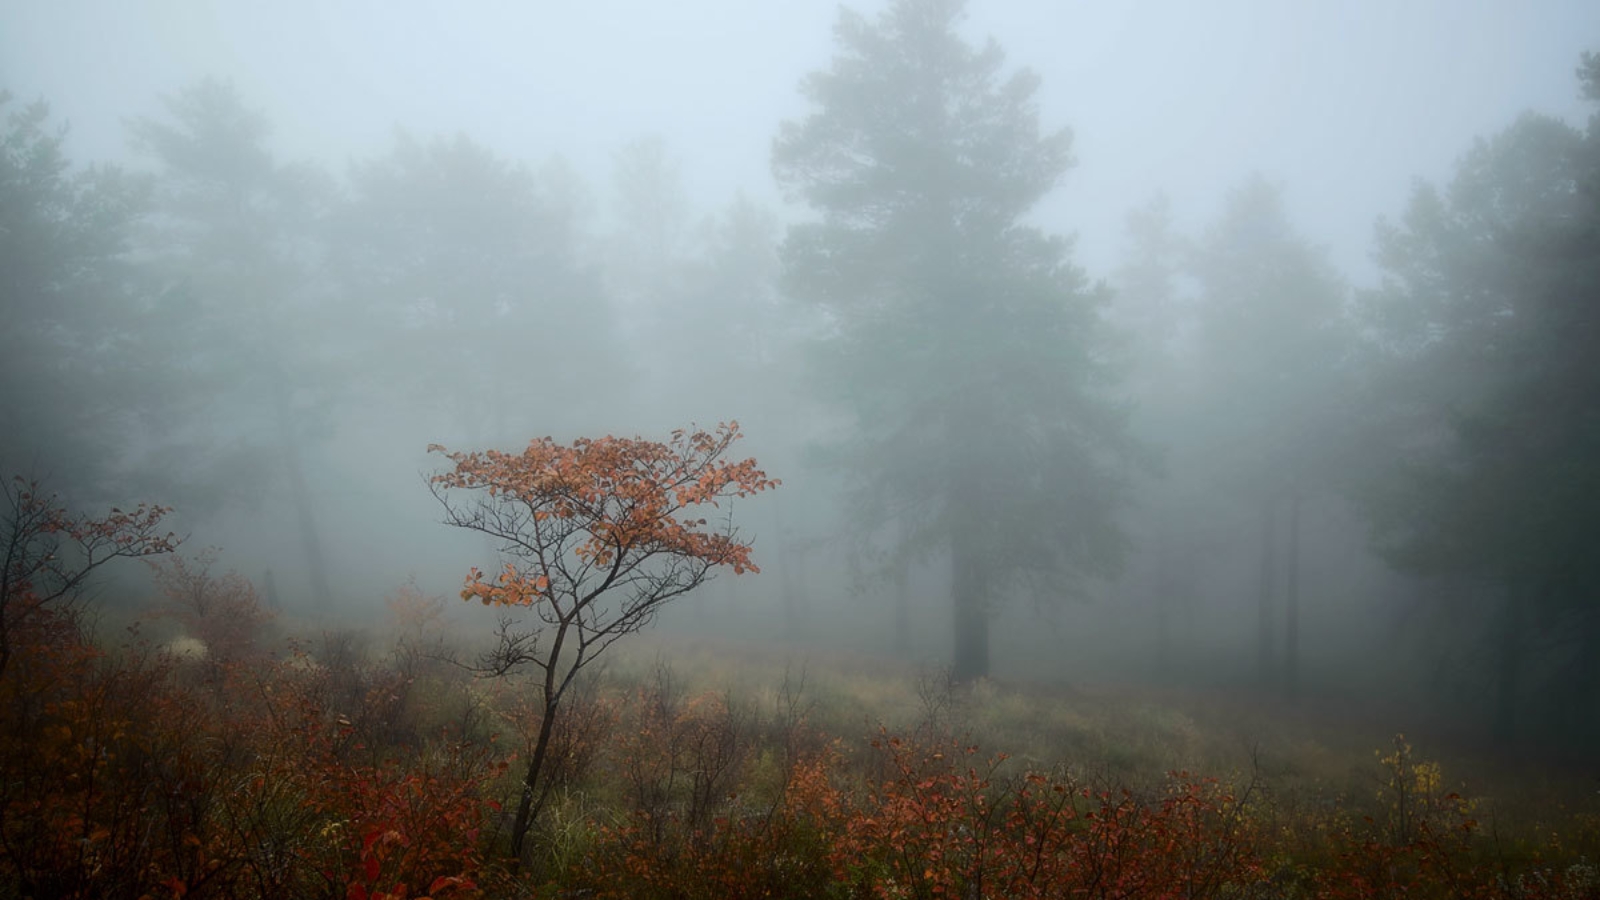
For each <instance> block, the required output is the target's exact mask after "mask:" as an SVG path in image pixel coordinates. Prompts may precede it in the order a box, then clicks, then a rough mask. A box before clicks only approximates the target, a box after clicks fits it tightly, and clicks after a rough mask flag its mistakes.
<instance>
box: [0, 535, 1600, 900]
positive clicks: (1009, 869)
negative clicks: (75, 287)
mask: <svg viewBox="0 0 1600 900" xmlns="http://www.w3.org/2000/svg"><path fill="white" fill-rule="evenodd" d="M163 571H164V576H163V579H162V581H161V583H162V585H163V587H164V590H165V598H164V599H163V600H161V601H159V602H157V603H155V604H153V605H151V606H150V607H149V608H146V609H143V610H136V611H131V612H127V613H123V612H117V613H107V614H103V615H100V616H97V617H92V616H84V615H82V612H81V610H73V609H70V608H40V609H37V610H34V611H33V613H34V614H33V615H30V616H27V617H24V618H21V619H18V620H17V621H20V622H23V623H25V625H26V627H24V628H19V629H13V632H12V634H10V635H9V638H8V639H9V641H10V647H11V653H12V656H11V660H10V663H9V665H8V666H7V667H6V668H5V669H4V670H3V672H0V708H3V709H4V710H5V714H4V716H3V722H4V725H3V726H0V732H3V733H0V767H3V773H4V778H3V779H0V785H3V787H0V810H3V811H4V817H3V821H4V824H3V836H4V841H3V844H0V895H4V896H15V897H85V898H87V897H263V898H265V897H329V898H354V900H372V898H380V897H382V898H417V897H440V898H471V897H485V898H497V897H530V896H533V897H884V898H889V897H947V896H952V897H1372V896H1379V897H1381V896H1407V897H1417V896H1421V897H1435V896H1436V897H1530V898H1531V897H1570V898H1577V897H1590V896H1595V895H1596V892H1597V891H1600V869H1597V868H1596V867H1595V866H1594V863H1593V861H1594V860H1596V859H1597V858H1600V857H1597V853H1600V804H1597V803H1596V799H1597V797H1596V792H1595V784H1594V783H1593V780H1592V775H1588V774H1585V772H1584V770H1583V769H1582V768H1581V767H1577V766H1572V765H1569V764H1567V763H1563V762H1560V761H1555V760H1549V761H1539V760H1534V761H1529V760H1526V759H1520V760H1518V759H1514V758H1511V757H1508V756H1506V755H1504V754H1502V753H1499V752H1497V751H1496V750H1494V749H1493V748H1491V747H1485V746H1478V745H1475V744H1474V743H1473V742H1471V741H1467V740H1463V739H1461V738H1460V737H1459V736H1453V735H1450V734H1449V733H1447V732H1444V731H1436V732H1434V733H1413V734H1409V735H1407V736H1401V735H1400V734H1398V733H1397V732H1396V731H1393V730H1390V729H1391V728H1392V727H1393V726H1394V724H1395V723H1393V722H1391V721H1385V720H1384V717H1383V716H1382V715H1379V714H1376V713H1374V712H1373V710H1372V709H1371V708H1363V707H1359V706H1352V705H1350V704H1336V703H1332V702H1331V701H1330V702H1327V703H1322V702H1318V701H1317V700H1315V699H1314V698H1312V699H1308V700H1306V701H1303V702H1301V703H1298V704H1292V705H1291V704H1286V703H1283V702H1282V701H1266V700H1263V699H1261V698H1253V697H1251V696H1249V695H1248V694H1242V693H1237V692H1222V691H1202V690H1198V689H1191V690H1172V689H1157V688H1152V687H1141V686H1130V685H1116V684H1103V685H1091V684H1080V685H1071V686H1068V685H1045V684H1029V683H1001V682H994V681H988V680H984V681H979V682H977V683H973V684H966V685H958V684H954V683H952V682H951V680H950V679H949V677H948V675H947V673H944V672H941V671H938V670H933V669H927V668H919V667H916V666H914V665H911V664H908V663H903V662H896V661H892V660H885V659H882V658H875V657H871V656H867V655H864V654H846V653H827V652H825V651H820V650H816V649H804V648H799V647H788V646H784V645H781V644H761V643H756V642H739V643H729V642H711V641H705V640H699V641H696V640H687V639H682V638H675V637H670V636H664V635H656V634H645V635H641V636H638V637H637V639H636V640H634V641H632V642H631V643H624V644H620V645H618V648H617V650H616V652H615V653H613V654H612V655H611V656H610V658H609V659H608V661H607V662H606V664H605V665H604V666H603V667H596V669H595V670H593V671H592V672H589V673H587V674H586V676H585V680H584V681H583V682H582V683H581V684H580V685H578V686H577V687H576V688H575V689H574V691H573V692H572V693H571V694H570V695H569V699H568V700H567V701H566V702H565V704H564V706H563V709H562V712H561V715H560V717H559V719H558V722H557V729H556V735H555V738H554V742H553V744H552V756H551V759H552V760H553V763H552V766H553V774H552V776H551V778H550V780H549V782H548V784H549V785H550V788H549V790H548V793H546V794H542V795H541V796H540V797H539V798H538V804H537V818H536V821H535V825H534V829H533V832H532V837H533V840H532V841H531V844H530V846H529V847H528V848H526V849H525V852H524V853H523V855H522V858H520V859H511V858H508V856H507V850H506V847H507V844H506V831H507V828H508V826H509V817H510V812H509V811H510V810H511V809H512V808H513V807H514V806H515V804H516V802H517V800H518V797H519V791H520V790H521V785H520V783H519V775H518V773H519V772H520V771H521V770H520V768H519V766H518V765H517V762H518V761H519V760H520V759H523V758H524V757H525V755H526V754H527V753H528V752H529V751H530V749H531V747H532V743H533V740H534V737H535V735H536V734H537V732H538V726H539V724H540V723H539V715H540V711H541V710H542V706H541V704H540V703H539V702H538V700H537V698H536V697H535V696H534V694H533V689H532V687H531V685H530V684H528V683H524V682H521V681H519V680H516V679H508V678H484V677H481V676H479V675H475V674H474V673H473V672H472V671H470V670H469V668H468V667H467V666H466V663H467V662H468V661H470V660H471V658H472V654H473V653H474V652H475V649H476V646H477V644H479V643H482V642H483V641H484V640H485V634H484V631H483V629H482V628H481V627H480V624H479V623H477V622H476V621H475V620H473V618H472V617H471V616H468V615H465V614H464V613H465V612H467V608H466V607H463V605H462V604H460V603H459V602H458V601H455V600H453V599H452V600H450V601H446V600H444V599H441V598H438V597H430V596H427V595H425V594H423V593H422V592H420V591H417V590H416V589H414V588H406V589H402V590H400V591H397V592H396V593H395V594H394V595H393V596H392V597H391V598H390V601H389V603H388V615H387V620H386V621H385V622H382V623H370V626H369V627H367V628H365V629H363V630H347V629H338V628H329V627H325V626H324V627H319V626H313V625H311V624H309V623H307V622H303V621H298V622H297V621H295V620H293V619H291V618H288V617H274V616H273V615H272V614H271V613H270V612H268V611H267V610H265V609H263V608H262V606H261V604H260V603H259V601H258V600H257V599H256V596H255V594H254V592H253V590H251V588H250V586H249V584H248V583H247V582H245V581H244V580H243V579H240V578H238V577H236V576H214V575H212V574H211V573H210V572H209V570H207V569H205V568H204V567H202V566H187V567H185V566H183V565H168V566H166V567H165V569H164V570H163Z"/></svg>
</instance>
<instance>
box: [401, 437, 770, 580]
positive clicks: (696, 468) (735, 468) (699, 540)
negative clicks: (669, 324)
mask: <svg viewBox="0 0 1600 900" xmlns="http://www.w3.org/2000/svg"><path fill="white" fill-rule="evenodd" d="M741 437H742V435H741V434H740V432H739V426H738V423H737V422H730V423H726V424H722V425H719V426H717V428H716V429H714V430H712V431H700V430H697V431H693V432H687V431H684V430H681V429H680V430H678V431H674V432H673V433H672V437H671V439H670V440H669V441H666V442H659V441H647V440H644V439H643V438H637V437H635V438H619V437H612V436H609V435H608V436H606V437H602V438H580V439H578V440H576V441H573V442H572V443H571V444H570V445H563V444H559V443H557V442H556V441H555V440H554V439H552V438H549V437H544V438H539V439H537V440H534V441H532V442H530V443H529V444H528V446H527V448H526V449H525V450H523V451H522V452H521V453H506V452H502V451H498V450H485V451H475V452H450V451H448V450H446V449H445V448H444V447H441V446H439V445H437V444H435V445H432V446H430V447H429V448H428V449H429V451H430V452H435V453H440V454H442V455H443V456H444V457H445V458H446V459H448V460H450V462H451V463H452V464H453V467H452V468H451V469H449V470H447V471H444V472H441V473H439V474H437V475H435V476H433V478H432V479H431V482H432V485H433V487H434V489H435V491H436V492H439V491H441V490H443V491H469V492H479V493H481V495H482V496H481V498H480V503H481V504H483V505H485V506H488V507H493V508H495V509H496V510H498V512H497V514H496V515H494V516H492V517H490V520H489V521H485V519H484V518H481V517H480V518H476V519H470V520H469V519H466V518H463V519H461V520H458V521H456V522H455V524H460V525H463V526H464V527H469V528H474V529H476V530H480V531H486V532H488V533H491V534H494V535H495V536H497V537H500V538H503V539H506V540H508V541H509V543H510V545H511V546H512V547H513V548H514V550H513V552H514V553H515V554H516V555H517V556H519V557H521V558H522V560H523V561H524V563H523V566H522V567H518V566H515V565H507V566H506V567H505V568H504V570H503V571H501V572H499V573H497V574H496V575H494V576H493V577H490V576H487V575H485V573H483V572H480V571H479V570H477V569H473V570H472V573H471V574H470V575H469V576H468V579H467V583H466V586H465V587H464V589H463V590H462V598H463V599H477V600H480V601H482V602H483V603H485V604H495V605H505V606H531V605H533V604H536V603H538V602H540V600H542V599H544V598H546V597H548V596H549V595H550V593H551V591H552V589H553V586H554V588H555V589H567V590H570V591H572V592H574V593H577V591H578V588H579V583H580V582H582V581H583V580H584V579H583V578H582V577H579V574H578V573H606V572H610V573H612V575H613V577H614V576H615V575H616V573H618V572H626V571H628V570H630V569H631V568H632V567H634V566H636V565H638V564H639V563H640V562H641V561H642V560H644V559H646V558H649V557H670V558H676V559H678V560H680V561H692V562H696V563H699V564H702V565H705V566H727V567H729V568H731V569H732V570H733V571H734V573H735V574H741V573H743V572H746V571H749V572H757V571H760V570H759V569H758V568H757V567H756V565H755V564H754V563H753V562H751V560H750V545H749V544H748V543H745V542H742V541H740V540H738V539H737V538H736V537H735V536H734V535H733V534H731V533H730V532H727V531H723V532H716V531H711V530H707V524H708V523H707V520H706V518H705V517H704V516H703V515H701V514H700V513H699V509H700V508H702V507H704V506H707V505H709V506H712V507H717V506H719V504H720V502H721V501H723V500H727V499H730V498H737V497H748V496H751V495H753V494H756V493H759V492H761V491H765V490H768V489H770V488H773V487H776V486H777V485H778V481H777V480H775V479H772V478H768V477H767V475H766V473H765V472H763V471H762V470H761V469H760V468H758V467H757V464H756V461H755V460H754V459H744V460H739V461H732V460H728V459H725V458H724V457H725V456H726V455H727V452H728V450H729V449H730V448H731V447H732V445H733V443H734V442H735V441H737V440H739V439H740V438H741ZM603 577H604V576H603V575H602V578H603Z"/></svg>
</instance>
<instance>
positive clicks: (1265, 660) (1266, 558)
mask: <svg viewBox="0 0 1600 900" xmlns="http://www.w3.org/2000/svg"><path fill="white" fill-rule="evenodd" d="M1276 530H1277V509H1276V507H1275V505H1274V504H1273V502H1272V500H1271V499H1270V498H1269V499H1268V500H1266V501H1264V502H1263V503H1262V504H1261V578H1260V584H1259V585H1258V589H1257V590H1258V593H1257V597H1256V604H1257V605H1256V675H1257V677H1258V678H1259V679H1260V680H1261V684H1262V685H1263V686H1265V685H1268V684H1270V683H1271V682H1272V637H1273V627H1274V626H1273V621H1272V620H1273V615H1272V587H1273V582H1274V581H1275V580H1276V575H1275V572H1276V569H1277V560H1276V559H1275V558H1274V555H1273V549H1274V548H1273V540H1272V539H1273V533H1274V532H1275V531H1276Z"/></svg>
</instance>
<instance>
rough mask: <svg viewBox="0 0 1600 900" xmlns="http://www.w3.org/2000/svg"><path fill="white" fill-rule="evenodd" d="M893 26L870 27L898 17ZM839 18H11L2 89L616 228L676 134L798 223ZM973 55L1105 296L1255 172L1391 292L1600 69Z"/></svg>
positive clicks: (1547, 53) (1039, 0)
mask: <svg viewBox="0 0 1600 900" xmlns="http://www.w3.org/2000/svg"><path fill="white" fill-rule="evenodd" d="M881 5H882V3H881V2H869V3H861V4H854V5H853V8H856V9H859V10H862V11H864V12H868V13H869V14H870V13H873V12H875V11H876V10H877V9H879V8H880V7H881ZM837 9H838V6H837V4H835V3H833V2H823V0H787V2H778V0H771V2H760V0H679V2H674V3H660V2H642V0H634V2H627V0H588V2H564V3H556V2H548V0H525V2H520V3H519V2H495V3H490V2H459V3H444V2H437V3H420V2H379V0H363V2H354V0H323V2H314V0H275V2H272V3H256V2H243V0H240V2H232V3H220V2H219V3H205V2H200V0H164V2H163V0H120V2H113V0H49V2H46V0H0V85H3V86H5V87H8V88H9V89H10V90H11V91H12V92H13V93H15V94H18V95H19V96H20V97H21V98H22V99H27V100H31V99H34V98H36V97H41V96H42V97H44V98H45V99H46V100H48V101H50V103H51V104H52V107H53V109H54V112H55V113H56V115H57V117H58V118H60V119H66V120H68V121H70V123H71V128H72V131H71V146H72V148H73V151H74V152H75V153H78V154H81V155H82V156H84V157H85V158H88V159H111V158H116V157H119V156H122V155H124V154H125V153H126V142H125V130H124V128H123V121H124V120H125V119H126V118H128V117H131V116H138V115H147V114H151V113H153V112H155V111H156V110H157V108H158V106H157V97H158V95H160V94H164V93H172V92H174V91H176V90H178V89H179V88H181V87H182V86H184V85H185V84H187V83H189V82H192V81H194V80H196V79H198V78H201V77H204V76H206V75H214V76H219V77H223V78H229V79H232V80H233V81H234V82H235V83H236V84H237V85H238V87H239V88H240V90H241V91H242V93H243V94H244V95H245V97H246V98H247V100H249V101H250V102H251V103H253V104H255V105H257V106H259V107H261V108H263V109H264V110H265V111H266V112H267V113H268V114H269V116H270V117H271V119H272V121H273V123H274V125H275V128H276V135H277V138H278V145H279V147H280V148H281V149H282V151H283V152H284V153H285V155H287V156H290V157H313V158H316V159H319V160H321V161H323V162H325V163H327V164H330V165H331V166H333V167H335V169H337V168H339V167H341V166H343V164H344V163H345V162H346V161H347V160H349V159H352V158H360V157H363V156H366V155H370V154H373V153H376V152H380V151H381V150H383V149H384V148H385V147H386V146H387V144H388V142H389V140H390V136H391V134H392V132H393V129H394V127H395V126H397V125H399V126H404V127H405V128H407V129H409V130H411V131H413V132H415V133H418V134H423V135H426V134H431V133H437V132H447V133H453V132H455V131H462V132H465V133H467V134H468V135H469V136H471V137H472V138H474V139H476V140H479V141H481V142H483V143H485V144H488V145H490V146H492V147H494V148H496V149H497V150H499V151H500V152H502V153H504V154H506V155H508V156H514V157H519V158H524V159H528V160H530V161H534V162H538V161H541V160H543V159H544V158H546V157H548V156H549V155H551V154H552V153H560V154H562V155H564V156H566V157H567V158H568V160H569V161H570V162H571V163H572V164H573V165H574V166H575V167H576V168H577V169H578V170H579V171H580V172H582V173H584V174H585V175H586V176H587V177H588V178H589V187H590V189H591V190H593V191H595V192H596V193H597V194H599V200H600V201H601V202H603V199H604V191H605V190H606V185H605V179H606V177H607V176H608V174H609V172H610V160H611V154H612V152H613V151H614V150H615V149H616V148H617V147H618V146H620V145H621V144H622V143H624V142H625V141H627V140H629V139H630V138H633V137H637V136H639V135H641V134H645V133H652V132H654V133H660V134H662V135H664V136H665V137H666V138H667V139H668V140H669V142H670V143H671V145H672V147H673V150H674V152H675V153H676V154H677V155H678V156H679V157H680V158H681V160H682V168H683V172H684V175H685V177H686V179H687V182H688V188H689V190H690V192H691V195H692V196H694V197H695V199H696V201H697V202H698V203H699V205H701V206H702V207H704V208H708V209H709V208H713V207H716V206H719V205H721V204H722V203H724V202H726V200H727V199H728V198H729V197H730V196H731V195H732V194H733V192H734V191H735V190H738V189H744V190H745V191H747V192H749V193H751V194H753V195H755V196H758V197H763V198H771V199H774V200H775V199H776V197H777V190H776V188H775V186H774V185H773V183H772V178H771V175H770V170H769V167H768V153H769V150H770V147H771V141H772V138H773V135H774V134H775V133H776V130H777V127H778V124H779V123H780V122H781V121H783V120H784V119H786V118H794V117H796V116H798V115H800V114H802V113H803V112H804V110H805V107H804V105H803V103H802V100H801V98H800V96H799V93H798V90H797V87H798V84H799V81H800V79H801V78H802V77H803V76H804V75H805V74H806V73H807V72H809V71H812V70H814V69H817V68H820V67H823V66H825V65H826V64H827V63H828V61H829V58H830V55H831V52H832V36H831V29H832V25H833V22H834V21H835V19H836V16H837ZM969 9H970V18H969V21H968V23H967V30H968V31H969V32H970V34H971V35H972V36H973V37H975V38H981V37H983V36H986V35H992V36H994V37H995V38H996V39H997V40H998V41H999V42H1000V43H1001V45H1002V46H1003V47H1004V48H1005V50H1006V52H1007V54H1008V59H1009V62H1010V63H1011V64H1012V65H1014V66H1015V65H1026V66H1029V67H1031V68H1033V69H1035V70H1036V71H1038V72H1039V74H1040V75H1041V76H1042V79H1043V85H1042V88H1041V92H1040V105H1041V109H1042V112H1043V117H1044V121H1045V123H1046V125H1047V126H1050V127H1056V126H1062V125H1065V126H1069V127H1071V128H1072V129H1073V131H1074V133H1075V135H1076V148H1077V157H1078V167H1077V168H1076V169H1075V170H1074V171H1073V172H1072V173H1071V174H1069V176H1068V177H1067V180H1066V181H1065V183H1064V184H1063V186H1062V188H1061V189H1060V190H1059V191H1058V192H1057V193H1056V194H1055V195H1054V196H1052V197H1051V198H1050V199H1049V200H1047V201H1046V203H1045V204H1044V205H1043V206H1042V207H1041V210H1040V212H1039V218H1040V221H1042V222H1043V223H1044V224H1046V225H1047V226H1049V227H1050V228H1052V229H1054V230H1057V231H1062V232H1071V233H1076V234H1077V235H1078V239H1079V247H1080V254H1079V261H1080V262H1082V263H1083V264H1084V265H1086V266H1087V267H1088V268H1089V270H1090V272H1091V273H1092V274H1094V275H1096V276H1104V275H1106V274H1107V273H1109V271H1110V270H1111V268H1112V266H1114V265H1115V263H1116V261H1117V257H1118V254H1119V252H1120V248H1121V244H1122V221H1123V217H1124V215H1125V214H1126V212H1127V210H1128V209H1129V208H1130V207H1132V206H1134V205H1137V204H1139V203H1141V202H1143V201H1144V200H1145V199H1147V198H1148V197H1149V196H1150V195H1151V194H1152V193H1153V192H1154V191H1156V190H1157V189H1164V190H1166V191H1167V192H1168V193H1169V194H1170V195H1171V197H1172V199H1173V203H1174V207H1175V210H1176V212H1177V213H1178V216H1179V219H1180V223H1182V224H1184V225H1186V226H1189V227H1193V226H1195V225H1198V224H1200V223H1202V222H1204V221H1206V220H1209V219H1211V218H1212V217H1214V216H1215V215H1216V213H1217V210H1218V208H1219V204H1220V200H1221V198H1222V196H1223V195H1224V194H1225V192H1226V191H1227V189H1228V188H1229V187H1230V186H1231V185H1234V184H1237V183H1238V182H1239V181H1241V180H1242V179H1243V178H1244V177H1245V176H1247V175H1248V174H1249V173H1251V172H1252V171H1258V170H1259V171H1260V172H1262V173H1264V174H1265V175H1267V176H1268V177H1269V178H1271V179H1273V180H1275V181H1278V182H1281V183H1282V184H1284V185H1285V186H1286V188H1287V190H1288V199H1289V205H1290V208H1291V210H1292V211H1293V212H1294V214H1295V215H1296V216H1297V219H1298V222H1299V224H1300V226H1301V227H1302V229H1303V230H1304V231H1305V232H1306V233H1307V234H1308V235H1309V236H1310V237H1311V238H1312V239H1313V240H1315V241H1317V242H1318V243H1321V244H1325V245H1327V246H1328V247H1329V248H1330V251H1331V252H1332V253H1333V256H1334V259H1335V261H1336V262H1337V263H1338V264H1339V265H1340V266H1341V267H1342V268H1343V269H1345V270H1346V271H1347V272H1351V273H1352V274H1354V275H1356V276H1357V277H1358V278H1360V277H1362V276H1364V275H1365V274H1366V273H1365V272H1364V271H1363V270H1364V268H1365V267H1366V260H1367V255H1368V251H1369V248H1370V245H1371V234H1372V225H1373V221H1374V219H1375V218H1376V217H1377V216H1378V215H1380V214H1393V213H1394V212H1396V211H1397V210H1398V209H1399V208H1400V206H1401V205H1402V204H1403V202H1404V200H1405V197H1406V194H1407V192H1408V190H1409V185H1410V183H1411V182H1412V179H1413V178H1414V177H1418V176H1422V177H1427V178H1429V179H1434V180H1437V179H1441V178H1444V177H1446V176H1447V175H1448V173H1449V170H1450V166H1451V163H1452V162H1453V160H1454V159H1455V158H1456V157H1457V156H1459V155H1460V154H1461V153H1462V152H1463V151H1465V150H1466V149H1467V148H1468V146H1469V145H1470V143H1471V141H1472V140H1473V138H1475V137H1477V136H1482V135H1486V134H1488V133H1491V132H1492V131H1494V130H1497V129H1499V128H1501V127H1504V126H1505V125H1507V124H1509V123H1510V121H1511V120H1512V119H1513V118H1514V117H1515V116H1516V114H1517V113H1518V112H1520V111H1521V110H1523V109H1527V108H1536V109H1539V110H1542V111H1547V112H1550V113H1553V114H1557V115H1561V116H1563V117H1566V118H1568V119H1570V120H1572V121H1575V122H1576V121H1580V120H1581V119H1582V117H1583V116H1585V115H1586V114H1587V111H1586V109H1585V107H1584V106H1583V104H1582V103H1581V102H1580V100H1579V97H1578V93H1577V88H1576V81H1575V79H1574V77H1573V70H1574V68H1575V67H1576V65H1577V62H1578V55H1579V53H1580V52H1581V51H1582V50H1584V49H1597V50H1600V3H1594V2H1592V0H1589V2H1583V0H1546V2H1511V0H1498V2H1472V0H1455V2H1450V0H1349V2H1288V0H1280V2H1267V0H1205V2H1198V0H1193V2H1183V0H1145V2H1083V0H1070V2H1069V0H974V2H972V3H971V4H970V7H969Z"/></svg>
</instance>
